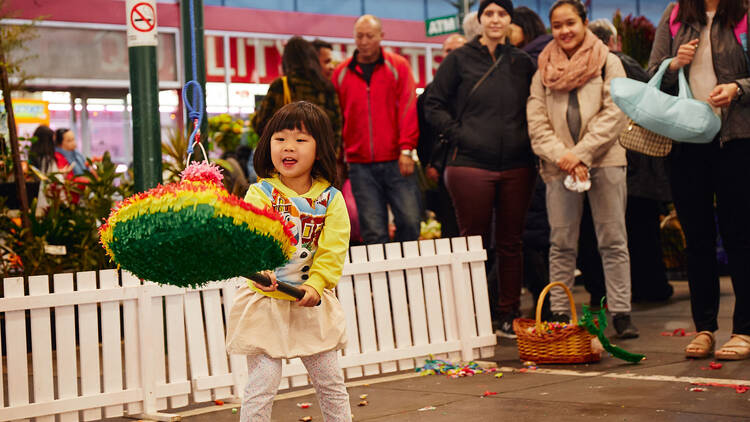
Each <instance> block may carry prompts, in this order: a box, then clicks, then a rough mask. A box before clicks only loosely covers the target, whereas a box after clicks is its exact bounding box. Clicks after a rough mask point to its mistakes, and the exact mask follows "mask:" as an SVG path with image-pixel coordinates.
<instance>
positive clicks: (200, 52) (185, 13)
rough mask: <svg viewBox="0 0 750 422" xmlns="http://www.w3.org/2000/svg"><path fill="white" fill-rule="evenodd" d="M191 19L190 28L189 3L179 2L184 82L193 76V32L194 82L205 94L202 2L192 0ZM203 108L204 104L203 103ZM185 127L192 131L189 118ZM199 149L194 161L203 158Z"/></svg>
mask: <svg viewBox="0 0 750 422" xmlns="http://www.w3.org/2000/svg"><path fill="white" fill-rule="evenodd" d="M193 17H194V20H195V27H193V28H191V27H190V2H189V1H186V0H180V27H181V28H182V30H181V31H180V33H181V34H182V47H183V48H182V54H183V58H184V60H183V63H185V72H184V74H185V81H187V80H190V79H191V78H192V74H193V59H192V50H193V47H192V45H191V40H190V32H191V31H193V32H194V34H195V37H194V38H195V54H196V67H197V69H196V75H197V78H196V82H198V84H200V86H201V90H202V91H203V92H206V53H205V50H204V37H203V0H193ZM204 107H205V102H204ZM201 112H203V113H204V116H205V117H204V119H203V123H201V143H204V144H205V142H204V141H205V139H206V136H208V118H207V117H208V115H207V114H205V112H206V110H205V108H204V109H203V110H201ZM185 127H187V128H188V132H191V131H192V130H193V122H192V121H191V120H190V118H187V123H186V125H185ZM199 151H200V148H196V152H195V154H194V155H193V157H195V159H196V160H202V159H203V158H204V157H203V156H202V155H201V153H200V152H199Z"/></svg>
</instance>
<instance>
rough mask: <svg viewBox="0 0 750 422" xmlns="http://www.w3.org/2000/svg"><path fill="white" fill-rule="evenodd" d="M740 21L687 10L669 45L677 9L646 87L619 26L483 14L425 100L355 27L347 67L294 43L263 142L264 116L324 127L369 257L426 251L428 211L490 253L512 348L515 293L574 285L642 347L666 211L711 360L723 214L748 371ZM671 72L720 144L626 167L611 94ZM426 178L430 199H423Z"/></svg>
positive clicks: (698, 342)
mask: <svg viewBox="0 0 750 422" xmlns="http://www.w3.org/2000/svg"><path fill="white" fill-rule="evenodd" d="M735 3H736V2H728V1H720V0H680V1H679V7H680V10H679V15H678V19H679V21H680V22H682V23H685V25H682V28H683V29H681V30H680V32H678V33H677V35H675V36H672V34H671V32H670V25H673V23H672V22H670V20H669V15H670V13H671V6H670V9H668V10H667V11H665V14H664V18H663V19H662V20H661V22H660V23H659V27H658V30H657V35H656V40H655V42H654V46H653V51H652V53H651V59H650V62H649V66H648V68H647V69H644V68H643V67H642V66H641V65H640V64H639V63H637V62H636V61H635V60H633V59H632V58H630V57H629V56H627V55H626V54H624V53H623V52H622V51H621V50H622V49H621V45H620V37H619V36H618V34H617V30H616V29H615V28H614V26H613V25H612V24H611V22H609V21H607V20H603V19H600V20H597V21H594V22H589V20H588V18H587V10H586V8H585V6H584V4H583V3H582V2H580V1H578V0H558V1H556V2H555V3H554V4H553V5H552V7H551V8H550V11H549V21H550V25H551V30H550V31H548V30H547V28H546V27H545V25H544V23H543V21H542V19H541V18H540V17H539V16H538V15H537V14H536V13H535V12H534V11H533V10H531V9H529V8H527V7H514V5H513V2H512V1H511V0H483V1H481V2H480V5H479V9H478V11H477V12H472V13H469V14H468V15H467V16H466V17H465V19H464V22H463V27H464V33H465V35H458V34H454V35H452V36H450V37H448V38H447V39H446V40H445V42H444V46H443V47H444V48H443V50H444V54H445V56H444V59H443V61H442V62H441V64H440V66H439V68H438V70H437V73H436V74H435V76H434V80H433V81H432V82H431V83H430V84H428V85H427V87H426V88H425V90H424V92H423V93H422V94H421V95H419V97H417V95H416V93H415V88H416V85H415V81H414V78H413V76H412V72H411V69H410V67H409V63H408V61H407V60H406V59H404V58H403V57H402V56H400V55H398V54H396V53H393V52H390V51H388V50H385V49H383V48H382V46H381V41H382V40H383V38H384V37H385V32H384V30H383V27H382V24H381V22H380V20H379V19H378V18H377V17H375V16H372V15H365V16H362V17H360V18H359V19H357V21H356V22H355V25H354V40H355V44H356V50H355V51H354V54H353V55H352V56H351V57H348V58H346V59H345V60H344V61H343V62H341V63H339V64H338V65H337V66H334V63H333V58H332V57H333V55H332V46H331V45H330V44H328V43H326V42H324V41H320V40H316V41H314V42H308V41H305V40H304V39H302V38H300V37H294V38H292V39H290V40H289V42H288V43H287V46H286V49H285V51H284V55H283V60H282V63H283V68H284V76H283V77H281V78H279V79H278V80H276V81H274V82H273V83H272V84H271V86H270V88H269V93H268V95H267V96H266V97H265V99H264V100H263V101H262V103H261V104H260V105H259V107H258V112H257V114H256V116H255V119H254V120H253V124H254V126H255V129H256V131H258V133H262V131H263V128H264V126H265V124H266V121H267V120H268V119H269V118H270V116H272V115H273V114H274V112H275V111H277V110H278V109H279V108H281V107H282V106H283V105H284V104H289V103H291V102H293V101H300V100H305V101H309V102H311V103H313V104H316V105H318V106H320V107H321V108H322V109H323V110H324V111H325V113H326V115H327V116H328V117H329V119H330V121H331V123H332V127H333V130H334V138H335V151H336V161H337V174H336V180H335V181H332V183H333V184H334V186H337V187H342V186H343V187H344V192H345V197H346V193H347V192H351V196H350V197H348V198H347V199H348V200H347V206H348V208H350V210H349V214H350V217H351V223H352V235H353V236H356V234H357V233H358V234H359V235H360V236H361V238H357V240H360V241H361V242H363V243H365V244H371V243H385V242H388V241H409V240H416V239H417V238H418V237H419V233H420V232H419V227H420V220H421V219H422V217H423V212H424V210H425V209H429V210H432V211H433V212H434V213H435V214H436V218H437V219H438V221H439V222H440V223H441V227H442V235H443V236H445V237H451V236H456V235H462V236H463V235H481V236H482V237H483V240H484V244H485V247H486V248H487V249H488V250H489V251H490V252H491V253H490V257H489V259H488V262H487V270H488V279H489V280H490V284H489V287H490V292H491V296H492V300H493V303H492V314H493V323H494V326H495V329H496V333H497V334H498V335H501V336H506V337H510V338H513V337H515V334H514V332H513V328H512V321H513V319H515V318H517V317H519V316H520V296H521V288H522V286H524V285H526V286H527V287H528V289H529V290H530V291H531V293H532V295H533V296H534V299H535V300H536V299H537V298H538V296H539V293H540V292H541V290H542V289H543V288H544V286H546V285H547V284H548V283H549V282H550V280H553V281H561V282H563V283H565V284H567V285H569V286H571V285H572V284H573V282H574V280H575V278H576V274H577V271H576V270H577V269H580V270H581V272H582V277H583V279H584V282H585V285H586V289H587V290H588V291H589V292H590V293H591V305H592V306H594V307H597V306H599V304H600V301H601V299H602V297H604V296H606V305H607V307H608V309H609V311H610V312H612V314H613V326H614V328H615V330H616V332H617V335H618V336H619V337H620V338H633V337H637V336H638V335H639V332H638V329H637V328H636V326H635V324H634V322H633V321H632V319H631V317H630V312H631V303H632V302H639V301H660V300H666V299H668V298H669V297H670V296H671V295H672V286H671V285H670V284H669V282H668V281H667V276H666V271H665V268H664V263H663V260H662V253H661V246H660V238H659V216H660V214H663V213H664V210H665V204H667V203H669V202H672V201H673V202H674V204H675V207H676V210H677V214H678V216H679V217H680V221H681V223H682V227H683V229H684V231H685V237H686V243H687V248H686V249H687V254H688V279H689V282H690V289H691V292H692V294H691V300H692V310H693V316H694V320H695V324H696V327H697V331H699V334H698V335H697V336H696V338H695V339H693V340H692V342H691V343H690V345H689V346H688V347H687V348H686V349H685V353H686V356H692V357H703V356H708V355H709V354H710V353H711V352H712V351H713V349H714V343H715V341H714V338H713V332H714V331H716V329H717V323H716V314H717V309H718V292H719V290H718V270H717V264H716V253H715V249H716V237H717V236H716V234H717V233H716V227H717V225H716V223H715V220H714V202H716V208H717V209H718V222H719V223H718V227H719V230H720V233H721V235H722V238H723V240H724V243H725V246H726V250H727V254H728V256H729V261H730V264H729V269H730V275H731V276H732V281H733V286H734V290H735V295H736V298H737V305H736V308H735V309H736V310H735V318H734V329H733V333H734V334H733V336H732V338H731V339H730V341H729V342H728V343H727V344H725V345H724V347H722V348H721V349H720V350H718V351H717V352H716V355H717V357H723V358H727V359H731V358H747V357H748V356H750V337H748V335H750V312H748V311H747V309H750V307H748V306H747V304H748V301H750V279H749V277H750V268H749V267H748V265H750V264H748V262H750V259H748V258H750V245H749V243H750V225H748V221H747V218H745V217H743V216H745V215H747V212H748V211H750V203H749V202H748V197H747V195H743V194H742V193H743V192H742V186H743V185H744V183H745V181H746V180H747V179H748V175H747V174H746V172H747V167H746V166H743V165H742V160H743V159H747V158H750V157H748V154H750V150H749V148H750V142H748V140H747V139H748V138H750V133H749V132H750V126H748V124H747V121H748V120H747V114H748V113H750V107H748V103H750V100H748V98H750V95H743V93H744V92H745V91H746V90H748V89H750V78H748V76H749V73H748V69H747V62H746V60H745V59H746V55H745V52H744V51H743V48H742V46H740V45H739V44H738V43H736V42H735V41H734V37H733V34H732V29H733V27H734V26H735V25H736V24H737V23H738V22H739V21H740V20H741V19H742V16H743V15H745V13H746V10H745V7H744V6H739V5H735ZM738 4H739V3H738ZM698 40H701V41H700V42H699V41H698ZM671 57H675V60H673V62H672V64H671V65H670V67H669V70H668V71H667V73H666V75H665V78H664V81H663V83H662V87H661V88H662V89H663V90H664V91H666V92H671V93H672V92H674V87H675V85H676V80H677V77H676V74H677V70H678V69H679V68H680V67H684V68H685V71H686V74H688V75H689V81H690V85H691V88H692V89H693V94H694V95H695V98H698V99H701V100H705V101H707V102H709V104H711V105H712V106H713V107H714V109H715V111H716V113H717V114H719V115H720V116H721V117H722V119H723V125H722V130H721V132H720V134H719V135H718V136H717V139H715V140H714V142H712V143H710V144H706V145H689V144H679V143H676V145H675V147H674V149H673V152H672V153H671V154H670V155H669V156H668V157H665V158H655V157H648V156H645V155H642V154H639V153H636V152H632V151H626V150H625V149H624V148H623V147H622V146H621V145H620V144H619V143H618V134H619V133H620V132H622V131H623V129H624V128H625V126H626V124H627V121H628V118H627V116H626V115H625V114H624V113H623V112H622V111H621V110H620V109H619V108H618V107H617V105H615V103H614V102H613V99H612V97H611V95H610V82H611V81H612V80H613V79H615V78H621V77H628V78H632V79H636V80H640V81H648V79H649V78H650V75H651V74H653V73H654V72H655V71H656V69H657V68H658V66H659V64H660V63H661V62H662V61H663V60H665V59H667V58H671ZM712 63H713V64H714V66H711V64H712ZM716 63H720V64H721V66H718V65H716ZM691 67H692V69H693V71H692V72H690V71H689V70H690V68H691ZM415 160H416V161H419V164H421V171H423V172H424V175H425V177H426V178H427V179H428V180H431V181H432V182H433V184H434V186H435V187H434V188H433V189H432V190H429V191H427V192H420V188H419V185H418V181H417V175H416V172H417V171H420V170H419V167H418V166H416V165H415ZM538 176H539V177H538ZM714 198H715V201H714ZM352 199H353V200H352ZM389 214H390V215H391V216H392V220H393V223H394V225H395V233H393V232H390V233H389ZM550 296H551V297H550V299H548V301H547V302H546V303H545V304H544V312H543V316H544V318H545V319H548V320H551V321H567V320H569V318H570V316H569V315H568V314H567V312H568V311H567V306H568V305H567V303H566V298H565V296H564V294H563V293H562V291H555V290H552V292H551V295H550Z"/></svg>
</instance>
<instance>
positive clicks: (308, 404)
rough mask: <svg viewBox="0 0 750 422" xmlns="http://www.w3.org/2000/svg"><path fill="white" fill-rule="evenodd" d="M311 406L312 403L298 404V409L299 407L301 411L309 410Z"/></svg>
mask: <svg viewBox="0 0 750 422" xmlns="http://www.w3.org/2000/svg"><path fill="white" fill-rule="evenodd" d="M311 405H312V403H297V407H299V408H300V409H307V408H308V407H310V406H311Z"/></svg>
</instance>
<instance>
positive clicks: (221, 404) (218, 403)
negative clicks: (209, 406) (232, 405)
mask: <svg viewBox="0 0 750 422" xmlns="http://www.w3.org/2000/svg"><path fill="white" fill-rule="evenodd" d="M214 404H216V405H217V406H223V405H224V400H214Z"/></svg>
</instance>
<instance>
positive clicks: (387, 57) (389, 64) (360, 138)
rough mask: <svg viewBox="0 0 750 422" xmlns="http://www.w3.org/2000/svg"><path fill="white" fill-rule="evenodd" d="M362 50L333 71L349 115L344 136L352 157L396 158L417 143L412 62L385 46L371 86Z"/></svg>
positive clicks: (370, 160) (365, 159)
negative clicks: (361, 62) (362, 63)
mask: <svg viewBox="0 0 750 422" xmlns="http://www.w3.org/2000/svg"><path fill="white" fill-rule="evenodd" d="M356 57H357V53H356V52H355V53H354V57H350V58H349V59H347V60H345V61H344V62H343V63H341V64H340V65H339V66H338V67H337V68H336V70H335V71H334V72H333V78H332V79H333V85H334V86H335V87H336V91H337V92H338V95H339V102H340V104H341V115H342V117H343V120H344V127H343V131H342V139H343V143H344V154H345V157H346V161H347V162H350V163H373V162H382V161H393V160H397V159H398V158H399V154H400V153H401V150H405V149H414V148H416V147H417V138H418V137H419V128H418V124H417V101H416V99H417V98H416V97H417V95H416V92H415V89H416V84H415V83H414V77H413V76H412V73H411V68H410V67H409V63H408V62H407V61H406V59H405V58H403V57H401V56H399V55H398V54H395V53H390V52H387V51H384V50H381V56H380V58H379V59H378V61H377V62H376V65H375V69H374V70H373V72H372V77H371V78H370V84H369V85H368V84H367V82H366V81H365V79H364V77H363V76H362V71H361V68H360V67H359V65H358V64H357V61H356Z"/></svg>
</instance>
